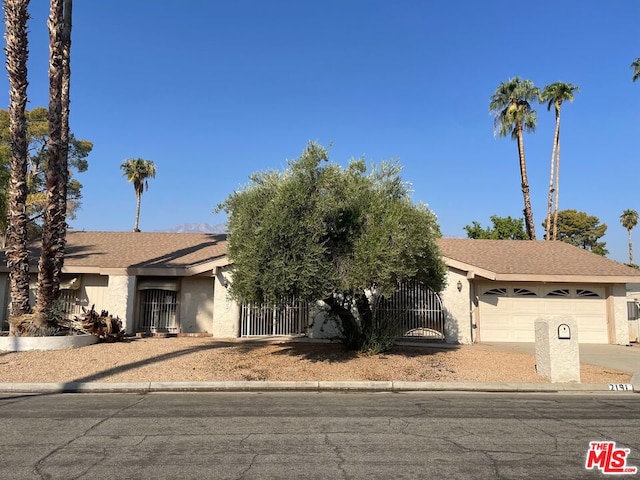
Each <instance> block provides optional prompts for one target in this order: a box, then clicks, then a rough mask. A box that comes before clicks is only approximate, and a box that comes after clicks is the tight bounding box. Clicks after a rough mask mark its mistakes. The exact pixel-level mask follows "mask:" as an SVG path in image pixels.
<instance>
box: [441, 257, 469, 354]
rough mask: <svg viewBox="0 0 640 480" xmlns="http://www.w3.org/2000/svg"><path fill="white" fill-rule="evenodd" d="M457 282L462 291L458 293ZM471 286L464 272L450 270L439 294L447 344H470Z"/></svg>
mask: <svg viewBox="0 0 640 480" xmlns="http://www.w3.org/2000/svg"><path fill="white" fill-rule="evenodd" d="M458 282H460V283H461V284H462V290H461V291H458ZM471 295H472V286H471V284H470V282H469V280H467V274H466V272H463V271H461V270H456V269H454V268H450V269H449V271H448V273H447V285H446V286H445V288H444V290H443V291H442V292H440V298H441V299H442V305H443V308H444V314H445V339H446V341H447V343H462V344H469V343H472V341H473V340H472V336H471V298H472V297H471Z"/></svg>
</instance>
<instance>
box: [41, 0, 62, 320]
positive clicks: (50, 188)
mask: <svg viewBox="0 0 640 480" xmlns="http://www.w3.org/2000/svg"><path fill="white" fill-rule="evenodd" d="M62 2H63V0H51V4H50V11H49V19H48V22H47V24H48V26H49V141H48V143H47V176H46V188H47V194H46V195H47V197H46V206H45V211H44V225H43V234H42V252H41V254H40V263H39V265H38V293H37V295H36V313H38V314H41V315H40V316H39V318H42V319H44V318H45V317H46V316H47V314H48V312H49V311H50V309H51V306H52V305H53V302H54V301H55V299H56V296H57V294H58V291H57V289H55V288H54V272H55V265H56V258H57V256H58V249H59V243H58V232H60V230H61V228H60V223H61V222H64V221H65V218H64V215H63V212H62V211H61V210H60V203H59V201H58V199H59V197H60V195H61V193H60V184H61V179H60V177H61V176H62V173H61V171H60V170H61V155H62V72H63V59H62V57H63V43H64V42H63V23H64V21H63V3H62Z"/></svg>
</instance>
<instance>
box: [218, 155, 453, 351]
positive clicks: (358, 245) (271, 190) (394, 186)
mask: <svg viewBox="0 0 640 480" xmlns="http://www.w3.org/2000/svg"><path fill="white" fill-rule="evenodd" d="M399 174H400V167H399V165H398V164H396V163H382V164H381V165H380V166H379V167H377V168H373V169H372V170H371V171H367V168H366V165H365V162H364V160H357V161H352V162H351V163H350V165H349V166H348V167H347V168H342V167H341V166H339V165H336V164H332V163H328V154H327V151H326V150H325V149H324V148H323V147H322V146H320V145H318V144H316V143H310V144H309V145H308V146H307V148H306V149H305V150H304V152H303V153H302V155H301V156H300V158H298V159H297V160H295V161H291V162H290V163H289V166H288V168H287V169H285V170H284V171H282V172H280V171H266V172H263V173H258V174H255V175H253V176H252V177H251V178H250V181H249V183H248V185H246V186H245V187H244V188H242V189H240V190H239V191H236V192H235V193H233V194H232V195H230V196H229V198H228V199H227V200H226V201H225V202H224V203H223V204H221V205H220V206H219V207H218V208H219V209H221V210H224V211H226V213H227V215H228V231H229V235H228V241H229V255H230V257H231V260H232V261H233V263H234V275H233V281H232V283H231V285H230V294H231V296H232V297H234V298H235V299H236V300H237V301H239V302H257V303H276V304H277V303H283V302H286V301H287V299H294V298H295V299H298V300H305V301H318V300H323V301H324V302H325V303H326V305H327V306H328V307H329V309H330V312H331V313H332V314H333V316H334V318H336V319H337V320H338V321H339V323H340V325H341V327H342V331H343V334H344V337H345V345H346V346H347V347H348V348H362V346H363V345H364V344H365V343H366V342H367V340H368V339H369V338H370V336H371V334H372V332H373V331H374V329H375V325H374V323H375V321H374V314H373V309H372V304H373V301H372V298H375V297H377V296H384V295H390V294H391V293H393V292H394V291H396V289H397V288H398V285H399V283H400V282H406V281H415V282H421V283H423V284H425V285H428V286H430V287H431V288H433V289H434V290H436V291H439V290H441V289H442V287H443V285H444V278H445V271H446V268H445V265H444V263H443V261H442V259H441V255H440V252H439V249H438V245H437V239H438V237H439V236H440V229H439V227H438V223H437V221H436V217H435V215H434V214H433V212H431V210H429V209H428V208H427V207H426V206H425V205H423V204H417V205H416V204H414V203H413V202H412V201H411V199H410V196H409V192H408V189H407V184H406V183H405V182H403V181H402V179H401V177H400V175H399Z"/></svg>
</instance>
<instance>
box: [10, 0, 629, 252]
mask: <svg viewBox="0 0 640 480" xmlns="http://www.w3.org/2000/svg"><path fill="white" fill-rule="evenodd" d="M31 3H32V5H31V15H32V19H31V23H30V52H31V56H30V65H29V67H30V69H29V76H30V86H29V95H30V105H29V108H33V107H36V106H46V105H47V101H48V91H47V89H48V81H47V54H48V53H47V49H48V39H47V30H46V15H47V14H48V6H47V3H48V2H42V1H35V2H31ZM638 20H640V2H637V1H636V0H619V1H618V0H616V1H610V2H604V1H602V0H582V1H581V2H575V1H571V0H556V1H547V0H541V1H536V2H513V1H503V0H492V1H490V2H479V1H477V0H449V1H433V0H429V1H417V0H413V1H408V0H397V1H394V2H391V1H388V0H387V1H380V0H323V1H313V2H312V1H301V0H297V1H296V0H286V1H285V0H269V1H258V0H251V1H250V0H228V1H226V0H225V1H223V0H218V1H209V0H109V1H108V2H96V1H76V2H75V4H74V23H73V45H72V92H71V100H72V105H71V109H72V110H71V128H72V131H73V132H74V133H75V134H76V136H77V137H79V138H86V139H88V140H91V141H93V142H94V145H95V148H94V150H93V152H92V153H91V155H90V157H89V170H88V171H87V172H86V173H84V174H81V175H80V176H79V177H78V179H79V180H80V181H81V182H82V183H83V184H84V190H83V196H84V198H83V203H82V208H81V210H80V211H79V213H78V216H77V219H75V220H73V221H71V226H72V227H73V228H76V229H85V230H131V229H132V228H133V220H134V210H135V196H134V192H133V188H132V186H131V185H130V184H128V183H127V182H126V180H125V179H124V178H123V177H122V173H121V170H120V168H119V165H120V163H121V162H122V161H123V160H124V159H125V158H128V157H142V158H145V159H150V160H153V161H154V162H155V163H156V166H157V170H158V174H157V177H156V179H154V180H152V181H150V184H149V191H148V192H146V193H145V194H144V195H143V198H142V212H141V219H140V228H141V229H142V230H144V231H152V230H163V229H167V228H170V227H173V226H176V225H180V224H182V223H185V222H203V223H204V222H207V223H221V222H223V221H224V216H223V214H217V215H214V214H213V209H214V208H215V206H216V205H217V204H218V203H219V202H221V201H223V200H224V199H225V198H226V197H227V195H228V194H229V193H230V192H232V191H233V190H234V189H237V188H238V187H239V186H241V185H243V184H244V183H246V181H247V177H248V176H249V175H250V174H251V173H253V172H255V171H259V170H264V169H267V168H282V167H284V166H285V165H286V160H287V159H292V158H295V157H297V156H298V155H299V153H300V152H301V151H302V150H303V149H304V147H305V145H306V143H307V142H308V141H309V140H317V141H319V142H320V143H322V144H325V145H328V144H329V143H331V144H332V147H331V149H330V155H331V157H332V160H333V161H335V162H338V163H341V164H346V163H347V162H348V161H349V159H351V158H352V157H360V156H361V155H365V156H366V158H367V159H368V160H369V161H371V162H379V161H380V160H383V159H390V158H398V159H399V160H400V162H401V163H402V164H403V165H404V177H405V179H406V180H408V181H410V182H411V183H412V184H413V187H414V199H415V200H416V201H423V202H425V203H427V204H428V205H429V206H430V207H431V208H432V209H433V210H434V211H435V213H436V214H437V215H438V219H439V222H440V226H441V229H442V232H443V234H444V235H446V236H459V237H463V236H465V232H464V230H463V226H464V225H466V224H470V223H471V222H472V221H473V220H477V221H479V222H481V223H482V224H483V225H487V224H489V216H490V215H492V214H497V215H500V216H507V215H511V216H521V212H522V205H523V202H522V194H521V191H520V180H519V178H520V177H519V170H518V162H517V149H516V144H515V142H513V141H511V140H510V139H498V138H494V136H493V118H492V117H491V116H490V115H489V112H488V104H489V97H490V96H491V95H492V94H493V92H494V91H495V88H496V87H497V85H498V84H499V83H500V82H502V81H506V80H507V79H509V78H511V77H514V76H520V77H523V78H529V79H531V80H533V81H534V82H535V83H536V85H538V86H540V87H543V86H544V85H546V84H548V83H551V82H554V81H565V82H570V83H573V84H576V85H578V86H579V87H580V89H581V91H580V92H579V93H578V94H577V96H576V100H575V102H574V103H573V104H565V106H564V107H563V115H562V152H561V153H562V156H561V179H560V208H561V209H565V208H575V209H578V210H583V211H586V212H587V213H589V214H591V215H596V216H598V217H599V218H600V220H601V221H602V222H604V223H606V224H607V225H608V227H609V228H608V231H607V235H606V237H605V238H604V239H605V241H606V242H607V248H608V249H609V251H610V257H611V258H614V259H616V260H620V261H626V259H627V233H626V230H624V229H623V228H622V226H621V225H620V221H619V216H620V214H621V213H622V211H623V210H624V209H627V208H634V209H636V210H640V196H639V195H638V183H639V175H638V173H639V172H638V170H639V169H638V167H637V165H638V148H637V145H638V137H639V135H638V133H639V132H638V130H639V129H640V122H639V120H640V82H638V83H635V84H634V83H632V82H631V75H632V70H631V68H630V64H631V62H632V61H633V60H634V59H635V58H636V57H638V56H640V46H639V45H638V42H637V25H638ZM3 79H4V80H3V81H4V82H5V88H4V89H2V95H3V96H2V98H1V99H0V100H2V101H3V102H4V104H5V105H6V104H7V102H8V100H7V91H8V86H7V80H6V75H4V76H3ZM537 110H538V117H539V122H538V128H537V132H536V133H535V134H533V135H527V136H526V137H525V148H526V153H527V163H528V169H529V180H530V185H531V193H532V202H533V209H534V216H535V222H536V229H537V234H538V238H542V235H543V229H542V228H541V226H540V225H541V223H542V221H543V220H544V215H545V213H546V194H547V185H548V175H549V172H548V169H549V161H550V157H551V145H552V137H553V123H554V118H553V112H547V111H546V107H545V106H542V105H540V106H538V107H537ZM639 230H640V229H639ZM634 238H637V240H636V243H637V245H638V252H637V253H636V259H637V258H638V257H640V235H639V234H638V232H635V235H634Z"/></svg>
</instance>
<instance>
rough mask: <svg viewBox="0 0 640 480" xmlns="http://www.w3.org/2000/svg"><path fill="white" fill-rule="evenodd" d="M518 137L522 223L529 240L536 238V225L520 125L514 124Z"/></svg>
mask: <svg viewBox="0 0 640 480" xmlns="http://www.w3.org/2000/svg"><path fill="white" fill-rule="evenodd" d="M516 129H517V130H516V134H517V139H518V156H519V159H520V178H521V179H522V197H523V198H524V223H525V227H526V229H527V235H528V236H529V240H535V239H536V227H535V225H534V223H533V211H532V210H531V197H530V193H529V180H528V179H527V164H526V162H525V158H524V138H523V134H522V125H521V124H518V125H517V126H516Z"/></svg>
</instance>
